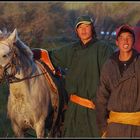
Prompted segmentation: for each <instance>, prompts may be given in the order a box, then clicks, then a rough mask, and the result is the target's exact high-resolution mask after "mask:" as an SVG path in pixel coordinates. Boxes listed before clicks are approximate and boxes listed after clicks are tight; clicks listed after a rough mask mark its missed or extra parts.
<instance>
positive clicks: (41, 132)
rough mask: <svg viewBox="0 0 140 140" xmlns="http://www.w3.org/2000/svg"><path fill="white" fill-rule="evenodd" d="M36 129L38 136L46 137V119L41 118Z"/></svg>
mask: <svg viewBox="0 0 140 140" xmlns="http://www.w3.org/2000/svg"><path fill="white" fill-rule="evenodd" d="M35 131H36V135H37V138H44V137H45V121H44V120H41V121H39V122H37V123H36V125H35Z"/></svg>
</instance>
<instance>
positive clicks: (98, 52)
mask: <svg viewBox="0 0 140 140" xmlns="http://www.w3.org/2000/svg"><path fill="white" fill-rule="evenodd" d="M113 51H114V50H113V49H112V47H110V46H109V43H108V42H105V41H94V40H91V41H90V42H89V43H88V44H86V47H84V46H83V45H82V43H81V42H80V41H79V42H77V43H73V44H72V46H69V47H63V48H61V49H57V50H53V51H52V52H50V59H51V61H52V63H53V65H54V66H57V67H58V66H60V67H62V68H67V72H66V79H65V80H66V81H65V82H66V90H67V92H68V95H70V94H72V93H75V94H76V95H78V96H80V97H82V98H86V99H89V100H93V102H94V101H95V98H96V88H97V85H98V82H99V76H100V70H101V67H102V65H103V63H104V62H105V61H106V59H107V58H108V57H109V56H110V55H111V54H112V53H113ZM98 136H99V135H98V130H97V124H96V115H95V110H92V109H88V108H86V107H83V106H80V105H78V104H75V103H73V102H71V101H69V103H68V109H67V111H66V114H65V121H64V137H98Z"/></svg>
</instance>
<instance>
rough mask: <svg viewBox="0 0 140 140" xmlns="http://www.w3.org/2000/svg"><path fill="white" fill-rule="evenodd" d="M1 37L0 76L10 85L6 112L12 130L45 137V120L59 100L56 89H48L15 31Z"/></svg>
mask: <svg viewBox="0 0 140 140" xmlns="http://www.w3.org/2000/svg"><path fill="white" fill-rule="evenodd" d="M1 36H2V38H1V40H0V65H1V70H0V77H1V79H3V78H5V79H6V80H7V81H8V83H9V91H10V94H9V97H8V108H7V109H8V116H9V118H10V119H11V123H12V128H13V131H14V133H15V135H16V136H19V137H23V136H24V130H26V129H27V128H32V129H34V130H35V132H36V135H37V137H38V138H40V137H44V135H45V121H46V118H47V117H48V116H49V115H50V113H51V112H52V110H53V107H54V106H55V105H54V104H55V103H53V101H57V100H56V98H57V99H58V100H59V96H58V90H57V93H54V90H52V89H51V88H50V86H49V83H48V80H46V78H45V76H44V74H42V71H41V69H40V67H39V66H38V64H37V63H39V62H37V61H34V59H33V53H32V51H31V50H30V49H29V47H28V46H26V45H25V44H24V43H23V42H22V41H21V40H20V39H19V38H18V36H17V32H16V30H15V31H14V32H13V33H11V34H10V35H9V36H7V37H4V35H2V34H1ZM13 44H14V45H13ZM58 103H59V101H58V102H57V105H58ZM56 111H58V108H57V109H56ZM55 115H58V114H55ZM55 119H56V118H55Z"/></svg>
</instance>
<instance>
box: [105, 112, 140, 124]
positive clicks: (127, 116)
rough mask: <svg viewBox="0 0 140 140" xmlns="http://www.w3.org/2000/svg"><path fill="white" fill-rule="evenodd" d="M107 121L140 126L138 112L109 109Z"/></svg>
mask: <svg viewBox="0 0 140 140" xmlns="http://www.w3.org/2000/svg"><path fill="white" fill-rule="evenodd" d="M107 122H108V123H112V122H114V123H122V124H129V125H136V126H140V112H133V113H125V112H114V111H111V112H110V114H109V119H108V121H107Z"/></svg>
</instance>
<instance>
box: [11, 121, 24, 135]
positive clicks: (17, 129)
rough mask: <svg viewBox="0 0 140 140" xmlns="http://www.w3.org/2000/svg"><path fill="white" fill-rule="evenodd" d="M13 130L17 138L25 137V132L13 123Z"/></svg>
mask: <svg viewBox="0 0 140 140" xmlns="http://www.w3.org/2000/svg"><path fill="white" fill-rule="evenodd" d="M12 128H13V131H14V134H15V136H16V137H24V132H23V130H22V129H21V128H20V127H18V125H17V124H16V123H13V122H12Z"/></svg>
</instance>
